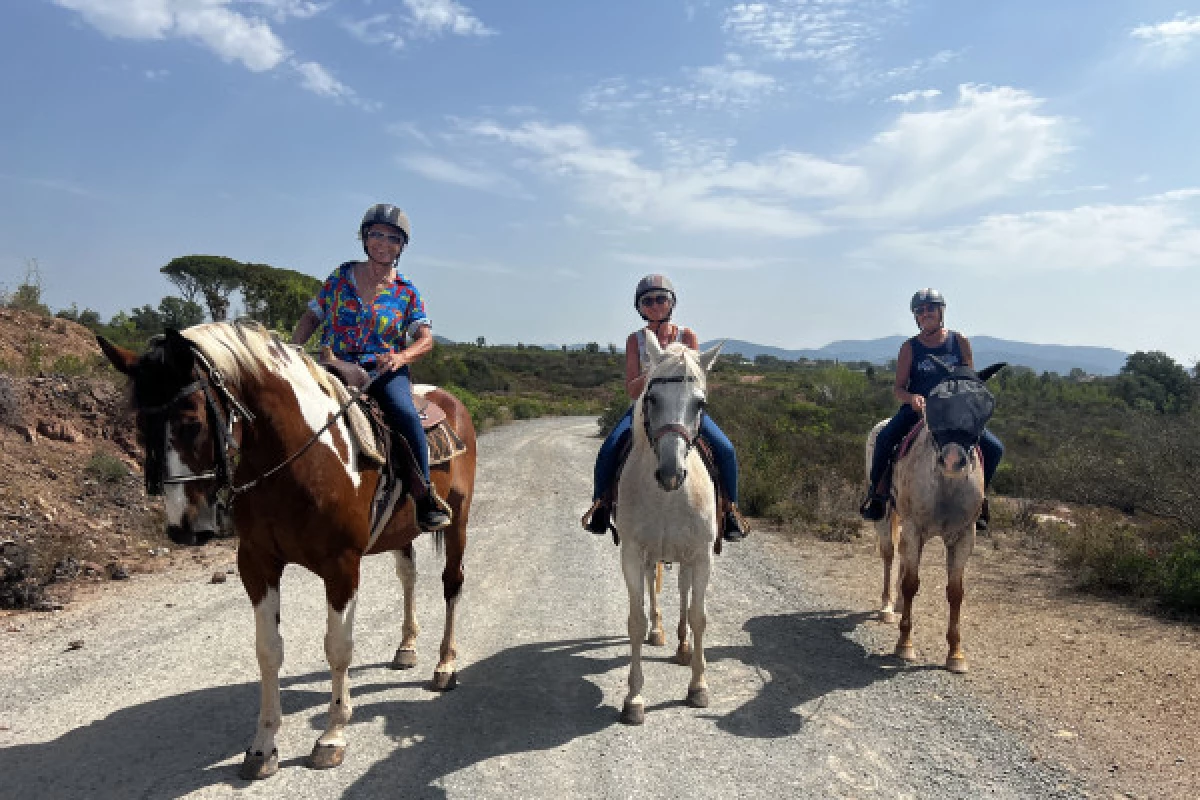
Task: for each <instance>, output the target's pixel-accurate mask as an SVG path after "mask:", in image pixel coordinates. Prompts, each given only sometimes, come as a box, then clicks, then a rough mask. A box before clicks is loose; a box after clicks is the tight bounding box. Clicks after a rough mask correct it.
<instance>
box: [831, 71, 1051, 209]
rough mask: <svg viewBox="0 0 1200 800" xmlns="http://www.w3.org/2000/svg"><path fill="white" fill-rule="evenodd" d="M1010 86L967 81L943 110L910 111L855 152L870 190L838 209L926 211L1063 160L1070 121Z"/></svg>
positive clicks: (1018, 184) (1023, 179)
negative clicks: (955, 101)
mask: <svg viewBox="0 0 1200 800" xmlns="http://www.w3.org/2000/svg"><path fill="white" fill-rule="evenodd" d="M1042 105H1043V101H1042V100H1041V99H1039V98H1037V97H1034V96H1033V95H1032V94H1030V93H1029V92H1026V91H1022V90H1020V89H1013V88H1010V87H1003V86H1001V87H985V86H973V85H963V86H960V87H959V95H958V101H957V103H956V104H955V105H954V106H953V107H952V108H948V109H945V110H931V111H920V112H913V111H906V112H904V113H903V114H901V115H900V116H899V118H898V119H897V120H896V122H895V123H894V125H893V126H892V127H891V128H890V129H889V130H886V131H884V132H883V133H880V134H879V135H877V136H876V137H875V138H874V140H873V141H872V142H871V143H870V144H869V145H867V146H866V147H865V148H863V149H861V150H859V151H858V152H857V153H854V154H853V155H852V157H851V160H852V161H853V162H855V163H858V164H860V165H861V166H862V168H863V169H864V171H865V173H866V174H867V175H868V176H869V182H868V185H867V187H866V191H865V192H863V193H862V194H861V195H860V196H859V197H857V198H855V199H854V200H853V201H852V202H849V203H847V204H846V205H844V206H842V207H840V208H838V209H835V210H834V211H833V213H834V214H835V215H844V216H851V217H870V218H887V219H912V218H920V217H928V216H933V215H937V214H942V213H946V212H949V211H954V210H957V209H962V208H967V207H970V206H974V205H977V204H979V203H982V202H985V201H987V200H993V199H996V198H998V197H1002V196H1005V195H1010V194H1013V193H1014V192H1016V191H1018V190H1020V189H1022V188H1024V187H1027V186H1029V185H1030V184H1032V183H1034V182H1035V181H1036V180H1037V179H1039V178H1042V177H1044V176H1046V175H1048V174H1050V173H1051V172H1052V171H1054V170H1055V169H1057V168H1058V167H1059V166H1060V161H1061V157H1062V156H1063V155H1064V154H1066V153H1067V152H1068V151H1069V150H1070V146H1069V144H1068V138H1067V122H1066V121H1065V120H1064V119H1062V118H1061V117H1054V116H1049V115H1046V114H1044V113H1042V112H1041V106H1042Z"/></svg>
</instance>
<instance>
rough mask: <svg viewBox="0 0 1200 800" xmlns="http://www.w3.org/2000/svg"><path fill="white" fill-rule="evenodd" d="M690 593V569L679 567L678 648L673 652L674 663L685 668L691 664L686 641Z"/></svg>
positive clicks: (689, 646)
mask: <svg viewBox="0 0 1200 800" xmlns="http://www.w3.org/2000/svg"><path fill="white" fill-rule="evenodd" d="M691 591H692V568H691V567H685V566H684V565H683V564H680V565H679V627H678V628H677V629H676V633H677V634H678V636H679V648H678V649H677V650H676V651H675V663H676V664H679V665H680V666H684V667H686V666H687V665H688V664H690V663H692V645H691V643H690V642H689V641H688V617H687V615H688V598H689V596H690V595H691Z"/></svg>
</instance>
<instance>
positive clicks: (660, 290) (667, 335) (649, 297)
mask: <svg viewBox="0 0 1200 800" xmlns="http://www.w3.org/2000/svg"><path fill="white" fill-rule="evenodd" d="M675 301H676V298H675V287H674V286H673V285H672V284H671V281H670V280H669V279H668V278H667V277H666V276H665V275H647V276H646V277H644V278H642V279H641V280H640V281H639V282H638V285H637V290H636V292H635V293H634V300H633V304H634V307H635V308H636V309H637V312H638V313H639V314H640V315H641V316H642V319H644V320H645V321H646V326H645V327H644V328H640V329H639V330H636V331H634V332H633V333H631V334H629V337H628V338H627V339H626V340H625V391H626V392H628V394H629V397H630V399H631V400H635V399H637V398H638V397H639V396H640V395H641V393H642V389H644V388H645V385H646V372H647V369H648V365H649V356H648V355H647V353H646V337H647V336H657V337H658V344H659V346H660V347H666V346H667V345H669V344H671V343H672V342H682V343H683V344H685V345H687V346H688V347H690V348H691V349H693V350H699V349H700V340H699V338H698V337H697V336H696V332H695V331H693V330H692V329H691V328H687V327H683V326H680V325H677V324H675V323H674V322H672V321H671V314H672V313H673V312H674V311H675ZM632 424H633V406H632V405H630V407H629V410H628V411H626V412H625V416H623V417H622V418H621V420H620V422H618V423H617V425H616V427H614V428H613V430H612V432H610V433H609V434H608V438H606V439H605V440H604V444H603V445H601V446H600V452H599V453H598V454H597V455H596V471H595V487H594V489H593V492H592V507H591V509H589V510H588V513H587V514H585V515H584V527H585V528H587V529H588V530H589V531H591V532H592V533H605V532H606V531H607V530H608V527H609V520H610V518H611V515H612V509H611V508H609V506H608V500H609V491H610V489H611V487H612V482H613V479H614V478H615V477H616V470H617V457H618V455H619V453H620V452H621V450H622V448H623V441H622V440H623V439H625V438H626V437H628V436H629V435H630V428H631V426H632ZM700 436H701V437H702V438H703V439H704V440H705V441H706V442H707V443H708V445H709V447H710V448H711V449H712V453H713V460H715V461H716V462H717V471H718V472H719V473H720V477H721V484H722V487H723V488H724V489H725V494H726V495H727V496H728V497H729V500H730V502H731V504H732V505H733V508H731V509H730V510H729V511H728V512H727V513H726V515H725V539H726V540H728V541H731V542H736V541H738V540H739V539H741V538H743V537H744V536H745V535H746V534H745V531H744V529H743V527H742V524H741V521H740V519H739V518H738V517H739V514H738V513H737V511H736V507H737V478H738V467H737V455H736V454H735V453H734V449H733V443H732V442H730V441H729V437H727V436H726V435H725V434H724V433H723V432H722V431H721V429H720V428H718V427H717V424H716V423H715V422H713V421H712V418H711V417H709V416H708V414H704V415H703V416H702V417H701V423H700Z"/></svg>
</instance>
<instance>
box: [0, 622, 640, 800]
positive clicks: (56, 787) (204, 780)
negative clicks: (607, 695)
mask: <svg viewBox="0 0 1200 800" xmlns="http://www.w3.org/2000/svg"><path fill="white" fill-rule="evenodd" d="M623 641H625V639H624V637H602V638H595V639H584V640H572V641H563V642H539V643H536V644H529V645H522V646H518V647H513V648H509V649H506V650H504V651H501V652H500V653H497V654H495V655H493V656H491V657H489V658H486V659H484V660H482V661H480V662H477V663H474V664H470V665H469V666H467V667H466V668H464V669H463V670H462V671H461V672H460V673H459V679H460V682H459V686H458V688H457V689H455V690H454V691H452V692H448V693H446V694H442V695H433V694H427V695H425V696H423V697H421V698H420V699H418V700H411V701H409V700H400V701H397V700H394V699H390V698H389V699H383V698H379V697H378V695H380V694H382V693H385V692H388V691H391V690H394V689H396V688H397V687H426V686H428V682H427V681H426V680H410V681H397V680H396V678H397V673H395V672H392V671H391V670H389V669H386V667H385V665H384V664H378V665H365V666H357V667H352V668H351V674H352V681H353V683H352V688H351V692H352V696H353V699H354V704H355V709H354V716H353V720H352V722H351V728H350V732H349V736H350V748H349V751H348V754H347V757H348V758H353V757H354V751H355V748H354V743H355V742H354V725H355V723H361V722H363V721H366V720H369V719H372V718H375V717H379V718H382V719H384V720H385V723H386V729H387V732H388V734H389V736H390V737H392V738H395V739H400V740H404V739H406V738H407V739H409V740H411V741H415V742H418V743H419V744H418V745H417V746H414V747H411V748H408V749H405V748H404V747H401V748H400V749H399V750H397V752H396V753H395V754H393V755H391V756H389V758H388V762H397V763H391V764H390V765H389V767H388V769H387V770H386V774H384V775H382V776H380V777H379V778H378V779H377V780H378V783H376V784H373V785H377V786H378V787H379V789H380V791H381V792H382V791H384V790H386V795H387V796H391V795H392V794H394V793H395V791H396V790H397V789H399V788H403V789H406V790H407V789H408V788H411V789H412V790H413V791H415V792H416V794H417V795H418V796H421V795H422V793H425V796H428V794H427V793H428V792H429V791H433V790H432V789H431V788H428V787H429V785H430V784H431V783H434V782H436V781H438V780H439V779H440V778H442V777H443V776H445V775H448V774H450V773H451V772H453V771H455V770H459V769H462V768H463V767H467V766H470V765H471V764H474V763H476V762H478V761H481V760H484V759H487V758H490V757H492V756H495V755H502V754H505V753H513V752H522V751H533V750H544V749H548V748H553V747H556V746H560V745H562V744H564V743H566V742H569V741H570V740H572V739H574V738H576V737H578V736H585V735H588V734H591V733H594V732H596V731H599V730H600V729H602V728H605V727H607V726H609V725H613V724H616V722H617V719H616V714H615V713H613V711H612V708H611V707H608V706H605V705H604V697H603V691H602V690H601V689H600V688H599V687H598V686H596V685H595V684H593V683H591V682H590V681H588V680H586V678H587V676H589V675H595V674H602V673H605V672H608V671H609V670H611V669H613V668H615V667H617V666H619V665H620V664H622V663H625V662H626V661H627V659H621V658H604V657H596V655H595V654H594V653H593V654H591V655H589V653H591V651H594V650H596V649H601V648H611V647H612V646H613V645H615V644H619V643H621V642H623ZM328 679H329V673H328V672H327V671H320V672H314V673H311V674H307V675H300V676H292V677H288V678H283V679H282V680H281V684H282V688H283V691H282V692H281V701H282V704H283V713H284V715H285V718H284V724H285V725H297V724H305V722H301V721H299V720H297V719H296V717H297V716H304V715H305V714H307V715H308V719H307V720H306V722H307V724H308V725H309V726H311V728H312V729H313V730H314V731H316V732H320V731H323V730H324V726H325V721H326V710H327V708H328V704H329V692H328V690H327V689H326V688H320V689H311V688H304V687H305V685H306V684H307V685H311V684H321V683H326V682H327V681H328ZM258 703H259V683H258V682H257V681H254V682H248V683H240V684H235V685H230V686H219V687H213V688H209V689H201V690H198V691H194V692H187V693H184V694H179V695H174V696H171V697H164V698H161V699H156V700H152V701H149V702H146V703H141V704H139V705H135V706H131V707H128V708H123V709H120V710H118V711H115V712H113V713H112V714H110V715H108V716H107V717H104V718H103V719H99V720H97V721H95V722H92V723H90V724H88V725H84V726H81V727H79V728H75V729H73V730H71V731H68V732H67V733H65V734H63V735H62V736H60V737H59V738H57V739H53V740H51V741H47V742H42V743H37V744H23V745H15V746H10V747H6V748H4V749H2V750H0V775H3V776H4V778H3V781H4V784H5V786H6V788H8V789H11V790H12V791H13V792H14V793H16V794H19V795H21V796H29V797H87V798H96V799H97V800H118V799H120V800H124V798H128V797H160V796H164V797H165V796H170V797H177V796H181V795H185V794H188V793H190V792H193V791H197V790H201V789H204V788H206V787H211V786H218V785H226V786H229V787H230V788H233V789H237V788H244V787H246V786H247V785H248V782H247V781H244V780H242V779H241V778H239V777H238V776H237V764H236V763H235V764H234V765H228V764H223V763H222V762H225V761H227V760H229V759H231V758H234V757H235V756H238V755H240V752H241V748H242V747H244V746H245V745H246V744H248V743H249V741H250V738H251V736H252V735H253V732H254V721H255V719H256V716H257V709H258ZM313 738H314V740H315V735H314V737H313ZM307 754H308V753H307V751H305V752H297V753H284V752H281V753H280V766H281V767H282V768H284V769H287V768H290V767H299V766H300V765H301V764H303V762H304V758H305V756H307ZM236 762H237V763H240V758H239V759H236ZM376 767H378V765H376ZM376 767H372V769H371V770H370V772H369V774H368V776H366V777H367V778H368V779H370V778H371V776H372V775H375V774H376V773H377V769H376ZM398 776H400V777H399V780H400V782H401V783H402V784H403V786H397V778H398ZM351 794H352V795H353V794H354V792H351Z"/></svg>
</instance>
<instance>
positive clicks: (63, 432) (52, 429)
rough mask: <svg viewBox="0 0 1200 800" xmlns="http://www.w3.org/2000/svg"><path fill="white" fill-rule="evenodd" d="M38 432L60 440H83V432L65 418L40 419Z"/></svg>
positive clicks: (72, 441) (73, 441)
mask: <svg viewBox="0 0 1200 800" xmlns="http://www.w3.org/2000/svg"><path fill="white" fill-rule="evenodd" d="M37 432H38V433H40V434H41V435H42V436H45V437H46V438H47V439H53V440H55V441H58V442H71V443H75V442H82V441H83V438H84V437H83V434H82V433H80V432H79V431H78V430H76V429H75V426H74V425H72V424H71V423H69V422H66V421H65V420H45V419H43V420H38V424H37Z"/></svg>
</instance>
